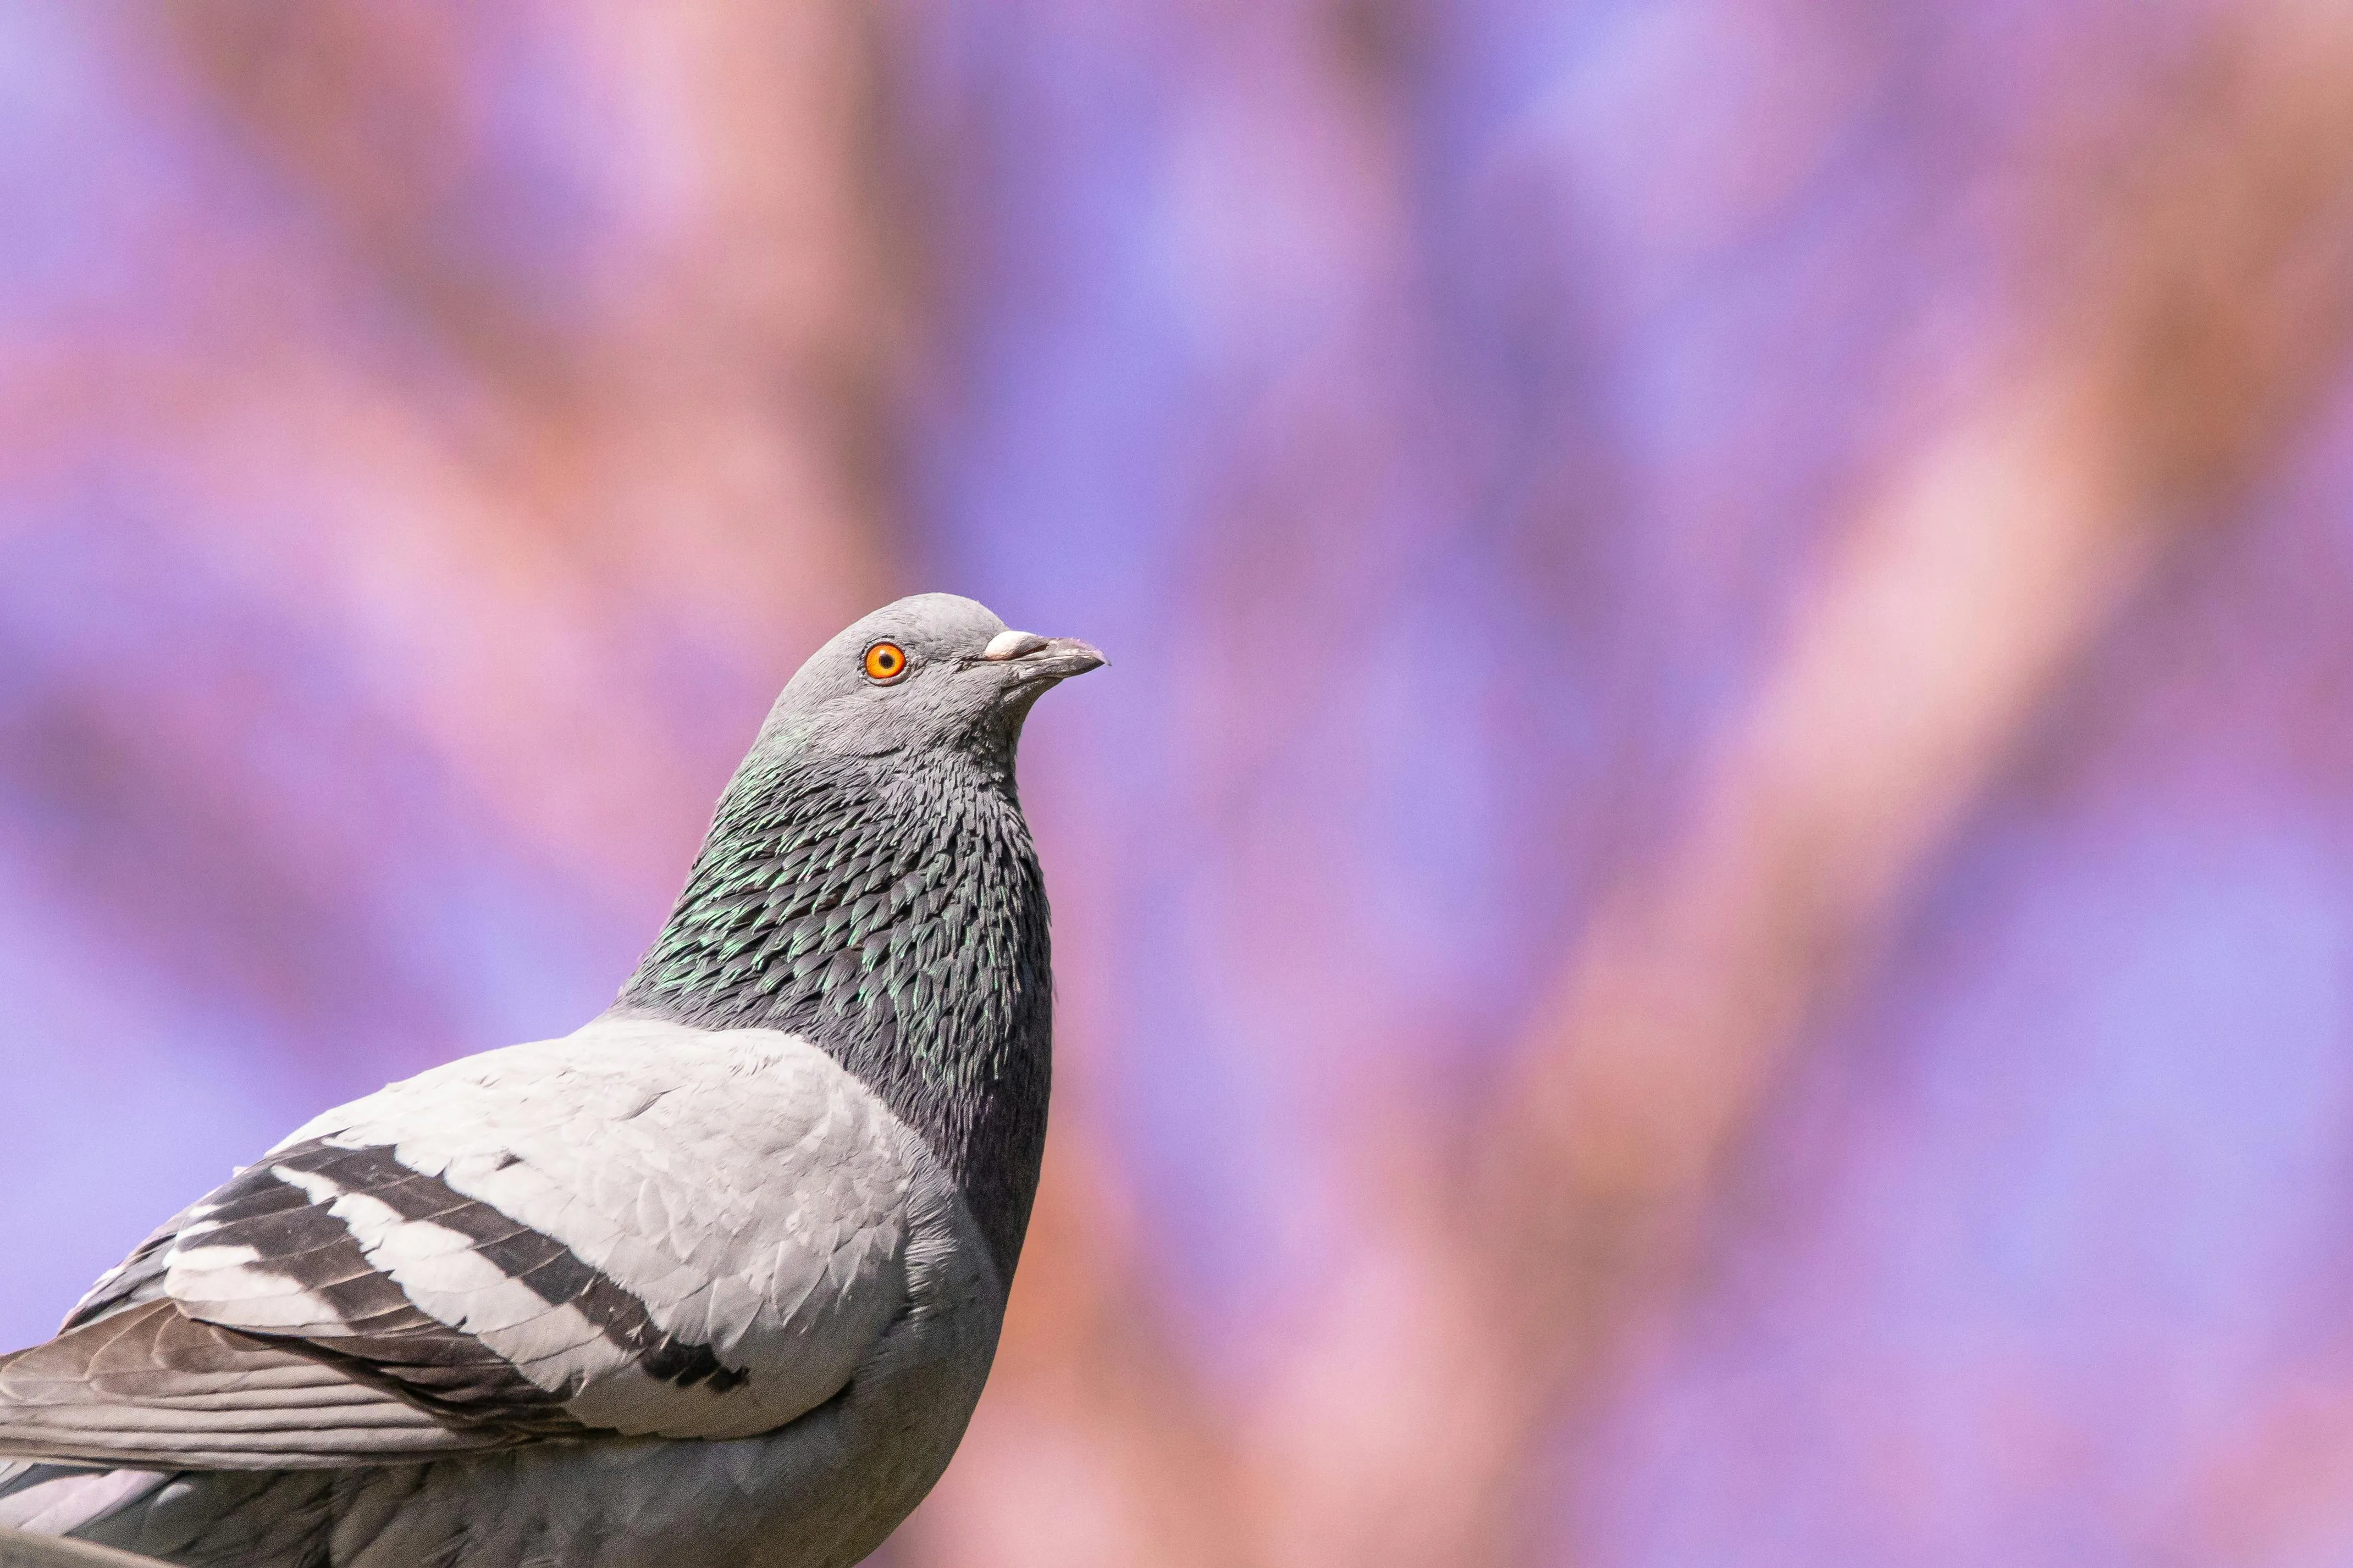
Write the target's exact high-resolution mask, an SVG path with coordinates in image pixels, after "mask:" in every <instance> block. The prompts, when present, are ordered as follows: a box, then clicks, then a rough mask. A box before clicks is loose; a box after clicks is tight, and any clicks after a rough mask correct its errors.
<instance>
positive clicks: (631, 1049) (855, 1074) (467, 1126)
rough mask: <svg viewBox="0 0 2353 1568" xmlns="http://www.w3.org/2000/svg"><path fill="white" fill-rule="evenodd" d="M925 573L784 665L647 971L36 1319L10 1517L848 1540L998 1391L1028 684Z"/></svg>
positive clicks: (323, 1566)
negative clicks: (61, 1312)
mask: <svg viewBox="0 0 2353 1568" xmlns="http://www.w3.org/2000/svg"><path fill="white" fill-rule="evenodd" d="M1103 662H1104V661H1103V656H1102V655H1101V654H1100V653H1098V652H1097V651H1096V650H1095V649H1094V648H1092V647H1089V646H1088V645H1087V644H1085V643H1083V642H1080V641H1078V640H1076V639H1075V638H1070V637H1038V636H1034V635H1032V634H1030V633H1028V632H1022V631H1014V630H1009V629H1008V628H1007V626H1005V624H1004V622H1002V621H1001V620H999V619H998V618H997V616H995V615H993V614H991V613H990V612H989V611H988V610H987V609H986V608H985V607H983V606H982V605H979V604H977V603H976V602H974V601H973V600H970V599H965V598H960V597H957V596H955V595H946V594H924V595H916V596H914V597H912V598H906V599H902V600H900V601H898V602H897V603H895V604H892V605H887V606H885V607H884V608H882V609H880V610H877V611H875V612H874V613H873V614H871V615H870V616H866V617H865V618H864V619H863V620H860V621H859V622H858V623H857V624H855V625H854V626H850V627H849V629H847V630H846V631H844V632H842V633H841V634H840V635H839V637H835V638H834V639H833V640H832V641H831V642H829V643H828V644H827V645H826V646H825V647H822V648H821V649H819V650H818V652H817V653H816V654H815V655H814V656H813V657H812V658H810V659H809V660H808V662H807V664H805V665H803V666H802V667H801V668H800V671H799V672H798V673H797V674H796V675H795V676H794V677H793V679H792V680H791V681H790V683H789V684H787V685H786V688H785V690H784V694H783V696H782V697H780V698H779V699H778V700H777V701H776V706H775V708H774V710H772V711H771V712H770V714H769V716H768V719H767V721H766V722H765V724H764V725H763V726H762V728H761V730H760V732H759V735H758V738H757V740H756V742H754V745H753V747H752V750H751V752H750V754H749V755H748V756H747V757H746V758H745V760H744V764H743V766H742V767H741V769H740V770H739V771H738V772H737V773H736V774H735V776H734V778H733V781H732V782H731V783H730V784H728V786H727V788H726V791H725V793H724V794H723V795H722V796H721V798H720V801H719V805H718V808H717V811H716V813H715V814H714V816H713V820H712V826H711V830H710V834H709V836H708V837H707V838H706V839H705V840H704V843H703V846H702V851H701V853H700V854H699V855H698V856H697V857H696V858H695V861H694V864H693V867H692V869H691V872H690V873H689V875H688V879H687V883H686V889H685V891H684V892H683V893H681V895H680V897H679V900H678V903H677V906H676V908H675V910H673V912H672V913H671V914H670V920H669V921H668V923H667V924H665V925H664V926H663V927H662V929H661V931H660V934H659V936H658V937H657V938H656V939H655V941H654V942H653V945H652V946H651V947H650V948H649V949H648V950H647V952H646V954H645V956H644V958H643V960H642V961H641V962H640V963H638V968H637V972H636V973H634V974H633V975H631V976H630V978H629V980H628V984H626V985H625V986H623V987H622V989H621V992H620V994H619V997H618V999H617V1001H616V1002H615V1003H614V1004H613V1005H612V1006H611V1007H610V1008H608V1009H607V1010H606V1011H605V1012H604V1013H603V1014H601V1015H600V1016H597V1017H596V1018H595V1019H594V1020H592V1021H591V1022H589V1023H588V1024H587V1025H586V1026H584V1027H582V1028H580V1029H578V1030H577V1031H575V1033H573V1034H570V1035H567V1036H565V1037H562V1038H560V1039H552V1040H543V1041H539V1042H536V1043H533V1044H529V1045H519V1046H512V1047H507V1048H505V1049H503V1050H493V1051H489V1052H485V1053H483V1054H481V1055H479V1056H472V1057H467V1058H460V1059H459V1060H457V1061H453V1062H450V1063H448V1064H446V1065H444V1066H442V1067H438V1068H433V1069H431V1070H429V1071H427V1072H424V1073H421V1074H419V1075H417V1077H415V1078H412V1079H406V1080H405V1081H403V1082H400V1083H396V1084H391V1085H389V1086H387V1087H386V1088H385V1089H383V1090H381V1091H380V1092H378V1093H375V1094H371V1095H368V1096H366V1097H365V1098H364V1099H361V1100H353V1102H352V1103H350V1104H348V1105H344V1106H342V1107H339V1108H338V1109H336V1110H330V1111H328V1112H327V1113H326V1114H324V1115H322V1116H320V1117H318V1118H317V1119H316V1120H314V1121H311V1122H310V1123H309V1124H307V1125H305V1126H303V1127H301V1128H299V1129H297V1130H296V1131H294V1132H293V1133H291V1134H290V1136H288V1137H287V1138H286V1139H285V1141H284V1142H280V1144H278V1146H277V1147H276V1148H274V1149H272V1150H270V1151H269V1152H268V1153H266V1154H264V1155H263V1156H262V1157H261V1158H260V1159H259V1161H257V1162H256V1163H253V1164H252V1165H249V1166H247V1167H245V1168H244V1169H242V1170H240V1171H237V1173H234V1174H233V1175H232V1177H231V1178H230V1180H229V1181H228V1182H227V1184H226V1185H224V1186H221V1187H220V1188H218V1189H217V1190H216V1191H214V1192H212V1193H210V1194H207V1195H206V1196H205V1197H203V1198H202V1199H200V1200H198V1201H197V1202H196V1203H195V1204H192V1205H189V1206H188V1207H187V1208H185V1209H184V1210H182V1211H181V1212H180V1213H179V1214H177V1215H174V1216H173V1217H172V1218H171V1219H170V1220H168V1221H166V1222H165V1223H164V1226H162V1227H161V1228H160V1229H158V1230H157V1231H156V1232H155V1233H154V1234H153V1236H151V1237H148V1238H147V1239H146V1240H145V1241H144V1242H142V1244H141V1245H140V1246H139V1247H138V1248H137V1249H136V1250H135V1251H133V1252H132V1254H131V1256H130V1257H129V1258H127V1259H126V1260H124V1262H123V1263H122V1264H121V1266H119V1267H118V1268H114V1269H113V1270H112V1271H111V1272H110V1273H108V1274H106V1275H104V1276H103V1277H101V1278H100V1279H99V1281H98V1283H97V1284H96V1285H95V1286H94V1287H93V1288H92V1289H90V1293H89V1294H88V1295H87V1296H85V1297H84V1298H83V1299H82V1300H81V1302H80V1304H79V1306H77V1307H76V1308H75V1309H74V1310H73V1312H72V1315H71V1316H70V1317H69V1318H68V1319H67V1320H66V1323H65V1326H64V1328H63V1329H62V1331H60V1332H59V1333H58V1336H57V1337H56V1338H55V1339H52V1340H50V1341H48V1342H46V1343H44V1344H40V1345H36V1346H34V1347H33V1348H31V1349H29V1350H24V1351H19V1352H16V1353H14V1354H12V1355H8V1356H5V1357H0V1528H6V1529H12V1530H15V1531H26V1532H29V1533H31V1534H34V1535H46V1536H50V1537H69V1538H72V1539H73V1540H76V1541H80V1542H93V1543H96V1544H98V1545H101V1546H107V1547H112V1548H117V1549H121V1550H124V1551H129V1552H138V1553H142V1554H144V1555H146V1556H148V1557H151V1558H156V1559H161V1560H163V1561H165V1562H169V1563H180V1564H184V1565H186V1568H200V1565H201V1568H213V1565H218V1568H229V1565H232V1564H234V1565H235V1568H425V1565H429V1568H655V1565H660V1568H699V1565H704V1564H710V1565H714V1568H715V1565H721V1564H724V1565H726V1568H836V1565H841V1564H849V1563H856V1562H858V1561H859V1560H860V1559H861V1558H863V1557H865V1556H866V1555H867V1554H868V1553H870V1552H872V1551H873V1550H874V1549H875V1547H877V1546H878V1545H879V1544H881V1541H882V1540H883V1538H884V1537H885V1536H887V1535H888V1534H889V1533H890V1532H891V1531H892V1529H893V1528H894V1527H895V1526H896V1525H897V1524H898V1523H899V1521H901V1520H902V1519H903V1518H905V1516H906V1515H907V1514H908V1512H909V1511H910V1510H913V1508H914V1506H915V1504H916V1503H917V1502H919V1501H920V1500H922V1499H923V1495H924V1494H925V1493H926V1492H927V1491H929V1490H930V1489H931V1487H932V1485H933V1483H934V1481H935V1480H937V1479H938V1478H939V1476H940V1474H941V1472H942V1471H943V1470H944V1468H946V1466H947V1462H948V1459H949V1458H950V1456H951V1455H952V1454H953V1453H954V1452H955V1447H956V1445H957V1443H958V1442H959V1440H960V1439H961V1438H962V1436H963V1434H964V1429H965V1423H966V1421H967V1420H968V1418H969V1417H970V1415H971V1414H972V1410H973V1407H974V1405H975V1403H976V1401H977V1400H978V1398H979V1396H980V1390H981V1385H982V1383H983V1382H984V1380H985V1379H986V1378H987V1373H988V1368H989V1363H990V1360H991V1358H992V1356H993V1355H994V1353H995V1350H996V1344H997V1331H998V1327H999V1325H1000V1323H1001V1321H1002V1320H1003V1314H1004V1310H1005V1300H1006V1290H1007V1288H1008V1284H1009V1283H1010V1281H1011V1279H1012V1277H1013V1268H1014V1264H1015V1262H1016V1260H1017V1259H1018V1258H1019V1256H1020V1253H1021V1242H1022V1237H1023V1234H1024V1232H1025V1230H1026V1229H1027V1227H1028V1225H1029V1208H1030V1202H1031V1198H1032V1196H1033V1195H1034V1194H1035V1192H1036V1189H1037V1184H1038V1172H1039V1160H1040V1158H1041V1156H1042V1154H1043V1151H1044V1146H1045V1135H1046V1109H1047V1095H1048V1087H1049V1079H1050V1068H1051V1042H1050V1035H1051V1012H1052V1004H1053V982H1052V976H1051V973H1050V963H1049V951H1048V932H1047V907H1046V889H1045V886H1044V882H1043V879H1042V878H1041V875H1040V872H1039V865H1038V858H1037V854H1036V851H1035V849H1034V848H1033V847H1032V844H1031V841H1030V836H1029V826H1028V825H1027V823H1026V821H1025V820H1024V818H1023V816H1022V813H1021V805H1020V801H1019V798H1018V795H1017V793H1016V791H1015V787H1014V753H1015V750H1016V747H1017V744H1018V741H1019V739H1020V734H1021V729H1022V724H1023V721H1024V720H1025V719H1026V718H1027V716H1028V714H1029V709H1030V706H1031V704H1032V703H1034V702H1035V701H1036V700H1037V699H1038V697H1039V694H1040V693H1042V692H1044V691H1045V690H1046V689H1048V688H1049V687H1051V686H1053V685H1054V684H1056V683H1057V682H1059V681H1061V680H1063V679H1068V678H1070V677H1071V676H1075V675H1079V674H1082V673H1083V672H1085V671H1087V670H1091V669H1093V668H1097V667H1098V666H1100V665H1102V664H1103Z"/></svg>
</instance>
